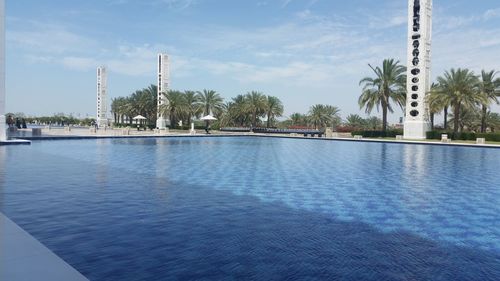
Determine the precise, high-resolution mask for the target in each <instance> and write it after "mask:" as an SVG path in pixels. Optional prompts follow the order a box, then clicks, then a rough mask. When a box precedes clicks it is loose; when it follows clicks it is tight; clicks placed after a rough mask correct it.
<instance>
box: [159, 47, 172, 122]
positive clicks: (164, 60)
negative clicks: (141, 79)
mask: <svg viewBox="0 0 500 281" xmlns="http://www.w3.org/2000/svg"><path fill="white" fill-rule="evenodd" d="M169 82H170V71H169V61H168V55H167V54H158V93H157V95H158V97H157V98H158V105H157V109H158V116H157V119H156V127H157V128H158V129H165V128H166V127H168V126H170V120H169V116H163V115H162V114H160V106H161V105H162V104H165V103H168V100H166V99H165V97H164V96H163V93H166V92H167V91H168V88H169Z"/></svg>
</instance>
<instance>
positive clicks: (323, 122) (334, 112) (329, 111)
mask: <svg viewBox="0 0 500 281" xmlns="http://www.w3.org/2000/svg"><path fill="white" fill-rule="evenodd" d="M339 112H340V110H339V109H338V108H337V107H335V106H331V105H324V104H316V105H313V106H311V109H310V110H309V121H311V122H312V123H313V125H314V128H315V129H319V127H326V126H328V125H329V124H331V125H332V126H333V121H334V118H335V117H338V113H339Z"/></svg>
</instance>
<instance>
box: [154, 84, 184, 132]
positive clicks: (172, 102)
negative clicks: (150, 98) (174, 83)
mask: <svg viewBox="0 0 500 281" xmlns="http://www.w3.org/2000/svg"><path fill="white" fill-rule="evenodd" d="M164 96H165V99H166V100H167V101H168V102H166V103H164V104H162V105H160V114H161V115H163V116H169V117H170V122H171V124H172V126H176V124H177V122H178V121H179V120H182V117H183V116H184V113H185V110H186V100H185V98H184V93H182V92H180V91H176V90H169V91H167V93H165V94H164Z"/></svg>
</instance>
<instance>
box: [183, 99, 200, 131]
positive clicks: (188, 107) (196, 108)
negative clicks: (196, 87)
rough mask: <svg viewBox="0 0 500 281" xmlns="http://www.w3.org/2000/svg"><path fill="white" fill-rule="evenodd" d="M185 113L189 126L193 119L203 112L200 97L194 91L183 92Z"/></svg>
mask: <svg viewBox="0 0 500 281" xmlns="http://www.w3.org/2000/svg"><path fill="white" fill-rule="evenodd" d="M184 100H185V110H184V111H185V113H186V117H187V124H188V125H189V124H191V119H192V118H193V117H198V116H199V115H200V114H201V113H202V111H203V105H202V104H201V101H200V96H199V95H198V94H197V93H196V92H194V91H184Z"/></svg>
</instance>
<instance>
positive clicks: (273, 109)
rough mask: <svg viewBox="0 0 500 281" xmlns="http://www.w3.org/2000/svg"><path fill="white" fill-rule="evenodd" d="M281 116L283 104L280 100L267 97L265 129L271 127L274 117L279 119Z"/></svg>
mask: <svg viewBox="0 0 500 281" xmlns="http://www.w3.org/2000/svg"><path fill="white" fill-rule="evenodd" d="M282 114H283V104H282V103H281V101H280V99H279V98H277V97H273V96H267V103H266V115H267V127H268V128H269V127H271V124H272V122H273V121H274V117H280V116H281V115H282Z"/></svg>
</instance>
